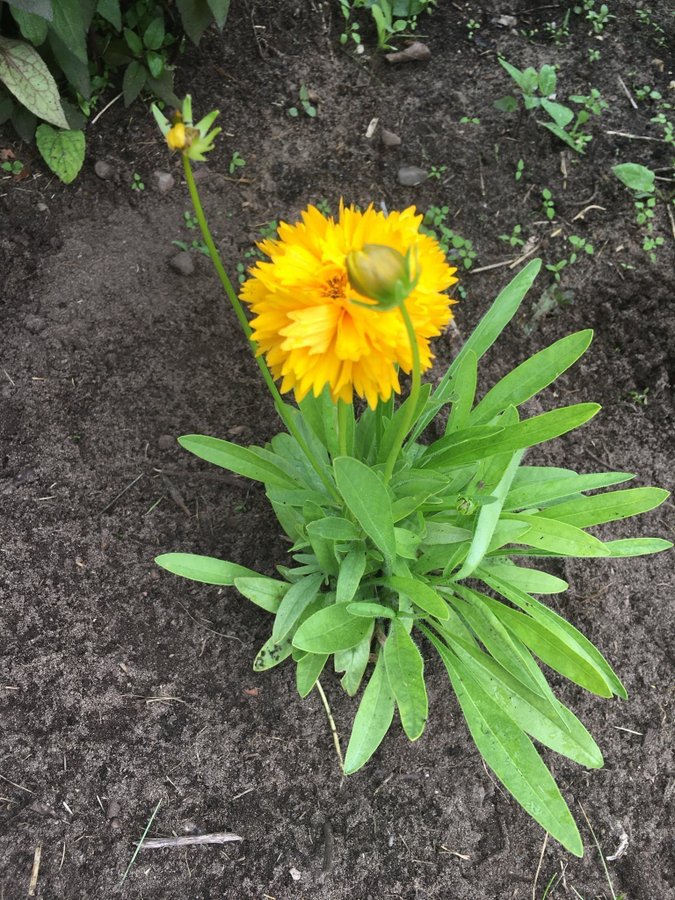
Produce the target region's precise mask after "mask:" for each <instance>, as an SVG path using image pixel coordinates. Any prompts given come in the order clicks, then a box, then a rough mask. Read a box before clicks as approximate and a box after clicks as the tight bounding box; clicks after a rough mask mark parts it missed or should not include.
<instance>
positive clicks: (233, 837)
mask: <svg viewBox="0 0 675 900" xmlns="http://www.w3.org/2000/svg"><path fill="white" fill-rule="evenodd" d="M243 840H244V839H243V838H242V837H240V836H239V835H238V834H230V833H229V832H227V831H217V832H214V833H213V834H189V835H186V836H184V837H173V838H148V840H147V841H145V842H144V841H143V839H141V840H140V841H139V844H138V849H139V850H140V849H141V847H142V848H143V850H163V849H164V848H165V847H189V846H191V845H192V844H229V843H230V842H231V841H243Z"/></svg>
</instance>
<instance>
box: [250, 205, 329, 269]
mask: <svg viewBox="0 0 675 900" xmlns="http://www.w3.org/2000/svg"><path fill="white" fill-rule="evenodd" d="M324 202H325V201H324ZM278 228H279V222H278V221H277V220H276V219H270V221H269V222H264V223H263V224H262V225H260V226H259V228H258V234H259V235H260V239H261V240H263V241H267V240H272V239H273V238H275V237H276V234H277V229H278ZM264 258H265V257H264V255H263V254H262V253H261V252H260V250H259V249H258V246H257V244H254V245H253V246H252V247H249V248H248V249H247V250H245V251H244V260H245V261H244V262H238V263H237V266H236V268H237V280H238V281H239V284H243V283H244V282H245V281H246V278H247V277H248V268H249V266H250V265H251V264H252V263H253V262H254V261H255V260H258V259H264Z"/></svg>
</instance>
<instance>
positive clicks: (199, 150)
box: [151, 94, 222, 162]
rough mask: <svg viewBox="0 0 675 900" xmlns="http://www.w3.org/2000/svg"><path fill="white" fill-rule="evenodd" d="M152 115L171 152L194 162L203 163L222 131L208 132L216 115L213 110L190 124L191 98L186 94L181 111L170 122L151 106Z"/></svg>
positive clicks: (155, 107) (215, 110)
mask: <svg viewBox="0 0 675 900" xmlns="http://www.w3.org/2000/svg"><path fill="white" fill-rule="evenodd" d="M151 108H152V114H153V116H154V117H155V121H156V122H157V125H158V126H159V130H160V131H161V132H162V134H163V135H164V138H165V140H166V142H167V144H168V145H169V148H170V149H171V150H178V151H180V152H181V153H182V154H183V155H184V156H187V157H188V158H189V159H192V160H195V161H196V162H204V161H205V160H206V155H205V154H207V153H209V152H210V151H211V150H213V142H214V139H215V138H216V135H218V134H219V133H220V132H221V130H222V129H220V128H214V129H213V130H212V131H209V129H210V128H211V125H213V122H214V120H215V118H216V116H217V115H218V110H217V109H214V110H213V111H212V112H210V113H208V115H206V116H204V118H203V119H201V120H200V121H199V122H197V124H196V125H193V124H192V98H191V97H190V95H189V94H188V95H187V97H186V98H185V100H184V101H183V109H182V110H181V111H177V112H176V113H175V115H174V116H173V122H170V121H169V120H168V119H167V118H166V116H165V115H164V113H163V112H161V110H160V109H159V108H158V107H157V106H156V104H154V103H153V104H152V107H151Z"/></svg>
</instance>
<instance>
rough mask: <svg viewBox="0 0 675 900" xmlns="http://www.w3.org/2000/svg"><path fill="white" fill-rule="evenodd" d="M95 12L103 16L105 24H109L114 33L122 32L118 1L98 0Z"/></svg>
mask: <svg viewBox="0 0 675 900" xmlns="http://www.w3.org/2000/svg"><path fill="white" fill-rule="evenodd" d="M96 12H97V13H98V14H99V15H100V16H103V18H104V19H105V20H106V22H110V24H111V25H112V27H113V28H114V29H115V31H121V30H122V13H121V11H120V0H98V5H97V7H96Z"/></svg>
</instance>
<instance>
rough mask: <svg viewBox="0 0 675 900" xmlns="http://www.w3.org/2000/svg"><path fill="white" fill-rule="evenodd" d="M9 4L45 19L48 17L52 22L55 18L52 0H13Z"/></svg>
mask: <svg viewBox="0 0 675 900" xmlns="http://www.w3.org/2000/svg"><path fill="white" fill-rule="evenodd" d="M9 5H10V6H13V7H14V8H15V9H20V10H22V12H27V13H30V14H31V15H35V16H41V17H42V18H43V19H47V21H48V22H51V21H52V19H53V18H54V11H53V9H52V0H11V2H10V4H9Z"/></svg>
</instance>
